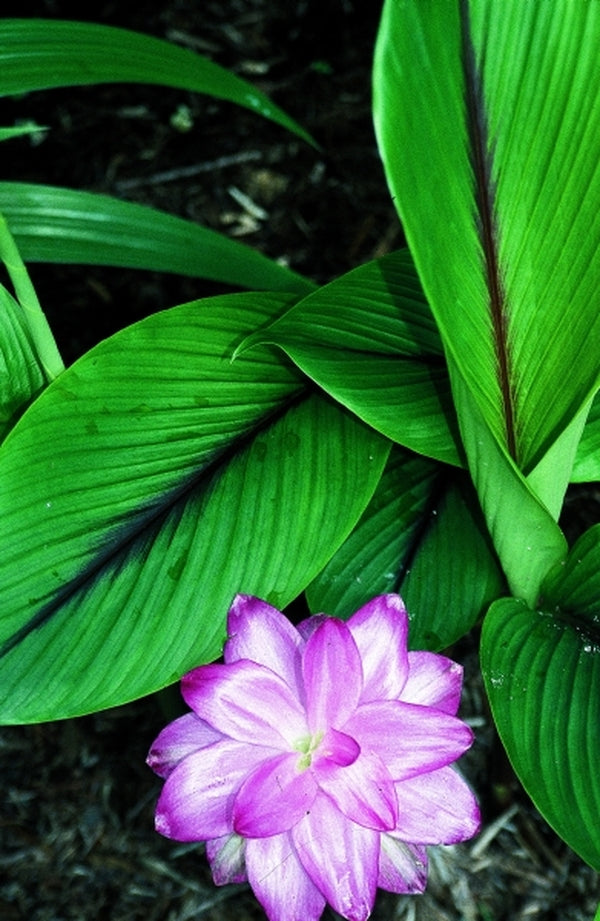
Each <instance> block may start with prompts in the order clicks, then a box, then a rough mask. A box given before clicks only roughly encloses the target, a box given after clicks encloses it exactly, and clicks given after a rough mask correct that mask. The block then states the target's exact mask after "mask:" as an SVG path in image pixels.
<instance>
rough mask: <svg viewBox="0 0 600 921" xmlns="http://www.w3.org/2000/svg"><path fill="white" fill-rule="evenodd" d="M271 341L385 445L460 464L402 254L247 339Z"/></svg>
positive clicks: (435, 349) (442, 386)
mask: <svg viewBox="0 0 600 921" xmlns="http://www.w3.org/2000/svg"><path fill="white" fill-rule="evenodd" d="M255 342H269V343H274V344H276V345H278V346H280V347H281V348H283V349H284V350H285V352H286V353H287V354H288V355H289V356H290V357H291V358H292V359H293V361H294V362H295V363H296V364H297V365H298V366H299V367H300V368H301V369H302V370H303V371H304V373H305V374H307V375H308V376H309V377H311V378H312V379H313V380H314V381H316V382H317V384H318V385H319V386H320V387H322V388H323V389H324V390H326V391H327V393H329V394H331V395H332V396H333V397H335V399H336V400H338V401H339V402H340V403H342V404H343V405H344V406H347V407H348V408H349V409H351V410H352V412H354V413H356V415H357V416H359V417H360V418H361V419H363V420H364V421H365V422H367V423H368V424H369V425H372V426H373V427H374V428H376V429H377V430H378V431H380V432H382V433H383V434H385V435H386V436H387V437H388V438H391V439H393V440H394V441H397V442H398V443H400V444H402V445H405V446H406V447H409V448H411V449H412V450H413V451H416V452H418V453H420V454H424V455H427V456H429V457H432V458H435V459H437V460H442V461H445V462H448V463H452V464H460V463H461V449H460V438H459V435H458V431H457V426H456V419H455V415H454V409H453V406H452V401H451V397H450V386H449V380H448V372H447V369H446V365H445V361H444V357H443V352H442V347H441V343H440V339H439V334H438V331H437V328H436V325H435V323H434V321H433V317H432V315H431V312H430V310H429V308H428V305H427V302H426V301H425V298H424V296H423V292H422V289H421V286H420V284H419V280H418V278H417V275H416V272H415V268H414V264H413V261H412V258H411V256H410V254H409V253H408V251H407V250H400V251H398V252H396V253H393V254H391V255H390V256H387V257H385V258H383V259H380V260H377V261H374V262H370V263H367V264H366V265H363V266H360V267H359V268H357V269H354V270H352V271H351V272H348V273H347V274H346V275H343V276H341V278H338V279H336V280H335V281H333V282H331V283H330V284H328V285H325V286H324V287H322V288H319V289H318V290H317V291H315V292H314V293H313V294H311V295H309V296H308V297H306V298H304V299H303V300H302V301H300V302H299V303H297V304H296V305H294V307H292V308H291V309H290V310H289V311H288V312H287V313H286V314H285V315H284V316H282V317H281V318H280V319H278V320H276V321H275V322H274V323H273V324H272V325H271V326H270V327H269V328H268V329H265V330H261V331H260V332H259V333H257V334H256V335H254V336H252V337H250V339H249V340H248V341H247V342H245V343H244V344H243V346H242V349H244V348H248V347H249V346H251V345H252V344H253V343H255Z"/></svg>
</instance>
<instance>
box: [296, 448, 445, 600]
mask: <svg viewBox="0 0 600 921" xmlns="http://www.w3.org/2000/svg"><path fill="white" fill-rule="evenodd" d="M439 469H440V468H439V465H438V464H435V463H433V462H432V461H430V460H427V459H425V458H420V457H416V456H415V455H414V454H411V453H410V452H409V451H405V450H404V449H403V448H399V447H394V448H393V450H392V452H391V454H390V457H389V460H388V463H387V465H386V468H385V471H384V473H383V476H382V477H381V480H380V481H379V484H378V486H377V489H376V490H375V493H374V495H373V498H372V499H371V501H370V503H369V505H368V506H367V508H366V509H365V511H364V513H363V515H362V517H361V519H360V521H359V522H358V524H357V525H356V527H355V529H354V530H353V532H352V534H351V535H350V536H349V537H348V539H347V540H346V541H345V542H344V543H343V544H342V546H341V547H340V549H339V550H338V551H337V553H336V554H335V555H334V556H333V557H332V558H331V560H330V561H329V563H328V564H327V566H325V568H324V569H323V570H322V571H321V572H320V573H319V575H318V576H317V578H316V579H315V580H314V581H313V582H312V583H311V584H310V585H309V587H308V589H307V590H306V598H307V601H308V604H309V607H310V609H311V611H312V612H313V613H318V612H323V613H326V614H334V615H336V616H338V617H343V618H347V617H350V615H351V614H352V613H353V612H354V611H356V610H357V609H358V608H359V607H360V606H361V605H363V604H365V603H366V602H367V601H368V600H369V598H372V597H374V596H375V595H379V594H384V593H385V592H394V591H397V590H398V586H399V584H400V582H401V581H402V577H403V575H404V572H405V567H406V565H407V561H408V560H409V559H410V557H411V555H412V553H413V552H414V546H415V543H418V540H419V537H420V536H421V531H422V529H423V520H424V517H427V516H428V511H429V503H430V496H431V494H432V491H434V490H435V488H436V484H437V479H438V475H439Z"/></svg>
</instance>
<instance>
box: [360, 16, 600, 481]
mask: <svg viewBox="0 0 600 921" xmlns="http://www.w3.org/2000/svg"><path fill="white" fill-rule="evenodd" d="M599 43H600V7H599V6H598V4H595V3H570V4H556V3H541V4H539V3H523V2H522V0H505V2H503V3H501V4H500V3H499V4H490V3H488V2H486V0H459V2H438V3H423V2H418V0H407V2H403V3H398V2H397V0H386V3H385V6H384V10H383V17H382V21H381V28H380V32H379V37H378V41H377V48H376V55H375V65H374V93H375V96H374V114H375V122H376V129H377V135H378V140H379V145H380V149H381V153H382V157H383V160H384V165H385V170H386V175H387V179H388V183H389V185H390V189H391V192H392V194H393V196H394V200H395V202H396V205H397V207H398V211H399V214H400V217H401V219H402V222H403V225H404V229H405V232H406V236H407V240H408V243H409V246H410V248H411V251H412V252H413V255H414V258H415V263H416V266H417V269H418V272H419V276H420V278H421V281H422V283H423V288H424V291H425V294H426V296H427V299H428V301H429V303H430V304H431V309H432V311H433V313H434V316H435V318H436V321H437V322H438V325H439V328H440V332H441V335H442V339H443V342H444V347H445V349H446V352H447V355H448V358H449V362H450V360H451V361H452V363H453V364H455V366H456V368H457V369H458V371H459V373H460V375H461V377H462V378H464V380H465V382H466V385H467V387H468V388H469V390H470V391H471V392H472V393H473V396H474V399H475V402H476V404H477V406H478V408H479V412H480V413H481V415H482V417H483V419H484V421H485V423H486V424H487V426H488V427H489V429H490V431H491V432H492V434H493V436H494V438H495V439H496V440H497V441H498V442H499V443H500V444H501V445H502V446H503V448H504V449H505V450H506V451H507V453H508V455H509V456H510V457H511V458H512V460H513V461H514V462H515V464H516V465H517V466H518V467H519V468H520V469H521V470H522V471H523V472H524V473H525V474H526V475H527V474H528V473H530V472H531V470H532V469H533V468H534V467H535V466H536V465H537V464H539V462H540V461H541V460H542V458H543V457H544V455H545V454H546V453H547V451H548V450H549V449H550V447H551V445H552V444H553V443H554V442H555V441H556V440H557V438H558V437H559V435H560V434H561V432H562V431H563V430H564V429H565V428H566V426H567V425H568V424H569V423H570V421H571V420H572V419H573V418H575V417H576V416H577V415H578V414H579V412H580V410H581V409H582V408H583V407H584V406H585V405H586V403H587V402H588V400H589V399H590V397H591V396H592V394H593V392H594V390H595V389H596V388H597V386H598V380H599V367H600V366H599V364H598V360H597V356H598V354H599V353H600V312H599V311H598V309H597V291H598V282H599V278H600V211H599V209H598V207H597V204H598V201H599V200H600V171H599V170H598V168H597V165H598V159H599V155H600V140H599V139H600V100H599V98H598V94H597V93H595V92H594V91H593V90H592V87H596V86H598V84H599V83H600V56H599V55H598V45H599ZM459 422H460V424H461V428H462V426H463V424H465V422H468V420H465V419H464V418H463V417H461V416H459Z"/></svg>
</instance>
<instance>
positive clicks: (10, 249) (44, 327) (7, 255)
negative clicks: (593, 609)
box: [0, 213, 65, 399]
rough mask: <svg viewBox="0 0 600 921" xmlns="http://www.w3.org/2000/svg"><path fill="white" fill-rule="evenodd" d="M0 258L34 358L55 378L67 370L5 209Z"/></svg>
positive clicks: (46, 375) (1, 219) (47, 375)
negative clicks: (12, 232)
mask: <svg viewBox="0 0 600 921" xmlns="http://www.w3.org/2000/svg"><path fill="white" fill-rule="evenodd" d="M0 259H1V260H2V262H3V263H4V265H5V267H6V270H7V272H8V275H9V277H10V280H11V282H12V285H13V288H14V290H15V294H16V295H17V299H18V301H19V306H20V308H21V315H20V317H19V321H20V323H21V326H22V328H23V331H24V332H25V334H26V335H27V338H28V339H29V342H30V344H31V349H32V355H33V360H34V361H35V363H36V364H37V365H39V367H40V368H41V369H42V371H43V373H44V378H45V380H46V381H51V380H53V379H54V378H55V377H57V376H58V375H59V374H61V373H62V372H63V371H64V368H65V366H64V363H63V360H62V358H61V355H60V352H59V351H58V346H57V345H56V341H55V339H54V336H53V335H52V330H51V329H50V326H49V325H48V321H47V319H46V316H45V314H44V311H43V310H42V308H41V305H40V302H39V301H38V298H37V294H36V292H35V288H34V287H33V285H32V283H31V279H30V278H29V275H28V274H27V269H26V268H25V265H24V264H23V259H22V258H21V254H20V252H19V249H18V247H17V245H16V244H15V241H14V239H13V237H12V234H11V232H10V230H9V229H8V225H7V223H6V221H5V219H4V216H3V215H2V214H1V213H0ZM24 357H25V356H24ZM14 372H15V374H16V375H17V376H20V374H21V373H22V372H21V371H19V370H18V369H14ZM27 399H29V397H27Z"/></svg>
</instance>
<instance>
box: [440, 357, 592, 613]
mask: <svg viewBox="0 0 600 921" xmlns="http://www.w3.org/2000/svg"><path fill="white" fill-rule="evenodd" d="M451 374H452V378H453V389H454V393H455V398H456V407H457V412H458V413H459V415H460V416H461V417H462V418H463V419H468V420H469V421H468V424H466V425H464V427H463V441H464V446H465V451H466V453H467V456H468V457H469V463H470V465H471V469H472V478H473V482H474V485H475V488H476V490H477V495H478V497H479V501H480V503H481V507H482V509H483V513H484V517H485V521H486V523H487V527H488V530H489V533H490V535H491V537H492V540H493V543H494V547H495V550H496V553H497V554H498V557H499V559H500V562H501V565H502V569H503V571H504V573H505V575H506V580H507V582H508V585H509V587H510V590H511V591H512V592H513V594H514V595H516V596H517V597H518V598H523V599H524V600H525V601H527V602H528V603H529V604H530V605H532V606H533V605H535V604H536V601H537V598H538V596H539V593H540V586H541V583H542V580H543V578H544V576H545V575H546V573H547V572H548V570H549V569H550V567H551V566H553V565H554V564H555V563H558V562H559V561H561V560H563V559H564V557H565V556H566V554H567V543H566V540H565V537H564V535H563V533H562V531H561V530H560V528H559V526H558V525H557V523H556V520H555V517H556V516H554V515H553V514H552V511H551V510H550V509H549V508H548V507H547V506H546V505H545V504H544V502H543V501H542V500H541V499H540V498H539V496H538V495H537V494H536V493H535V492H534V491H533V489H532V488H531V486H530V484H529V483H528V481H527V480H526V479H525V478H524V476H523V474H522V473H521V471H520V470H519V469H518V468H517V467H516V465H515V464H514V462H513V461H512V460H511V458H510V457H509V456H508V453H507V452H506V450H505V449H504V448H503V447H502V446H501V445H500V443H499V442H498V441H497V440H496V439H495V438H494V437H493V435H492V433H491V431H490V429H489V427H488V426H487V424H486V423H485V421H484V420H483V419H482V416H481V414H480V412H479V407H478V405H477V403H476V402H475V398H474V396H473V394H472V393H471V392H470V391H469V389H468V387H467V386H466V384H465V382H464V381H463V379H462V378H461V376H460V374H457V373H456V372H455V371H454V369H452V371H451ZM575 421H578V420H575ZM566 432H567V434H569V433H570V432H569V429H567V430H566ZM571 434H572V433H571ZM561 441H562V436H561V439H559V442H561ZM559 447H561V445H560V444H559ZM565 472H567V475H568V470H567V471H566V470H565V469H564V468H563V469H562V470H559V471H556V472H555V473H556V476H555V480H554V481H548V482H546V483H544V486H545V487H546V488H545V490H544V493H545V495H544V498H546V499H547V500H548V501H550V500H552V502H554V501H555V500H556V497H557V495H560V496H561V497H562V495H563V493H564V490H565V488H566V485H567V482H566V481H567V477H565ZM534 475H535V471H534Z"/></svg>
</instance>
